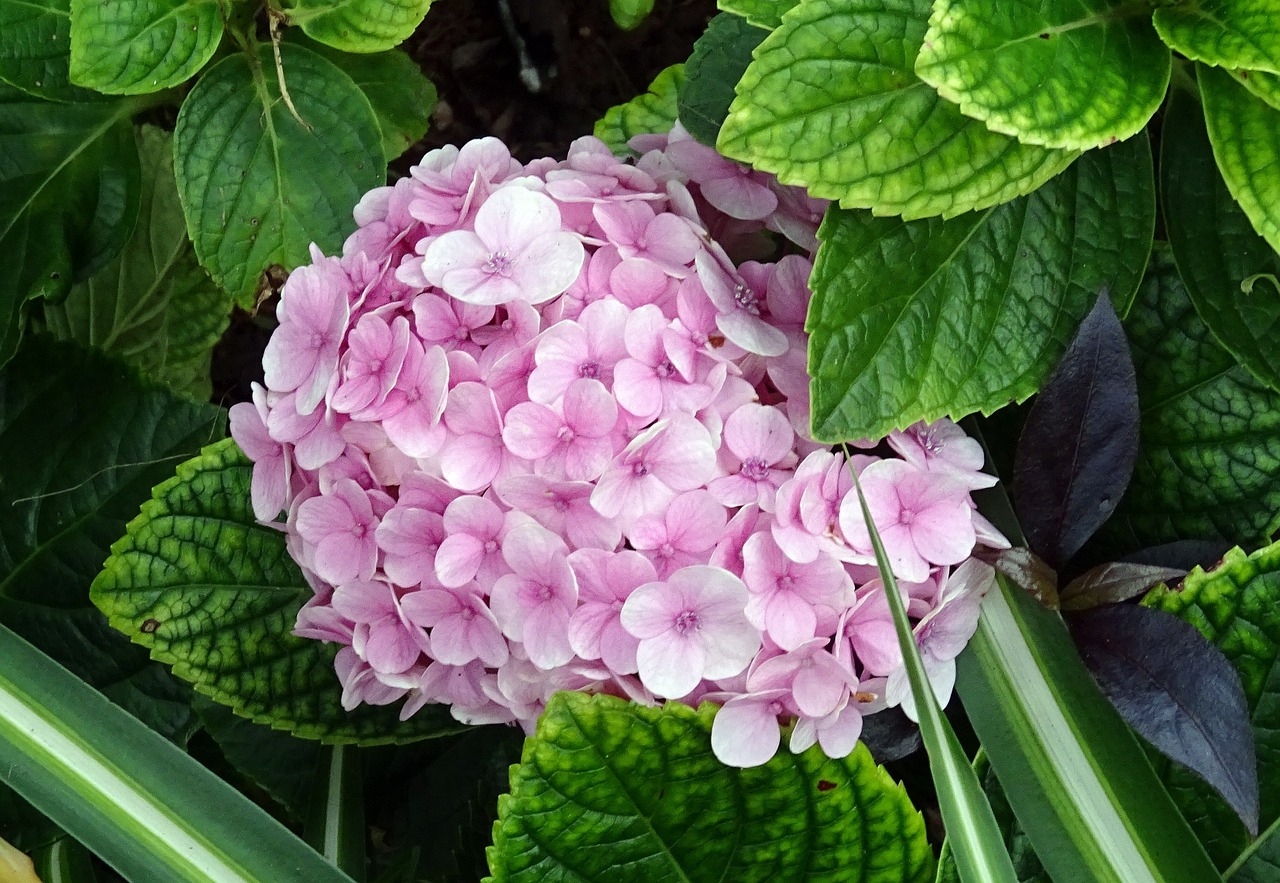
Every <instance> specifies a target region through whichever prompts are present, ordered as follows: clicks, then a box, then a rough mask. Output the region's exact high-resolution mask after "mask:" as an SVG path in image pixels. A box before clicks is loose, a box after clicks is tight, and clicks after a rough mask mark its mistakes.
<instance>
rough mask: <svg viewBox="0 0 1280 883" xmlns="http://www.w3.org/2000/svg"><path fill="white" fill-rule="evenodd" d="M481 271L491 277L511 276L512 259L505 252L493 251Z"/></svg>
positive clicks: (485, 260)
mask: <svg viewBox="0 0 1280 883" xmlns="http://www.w3.org/2000/svg"><path fill="white" fill-rule="evenodd" d="M481 269H482V270H484V271H485V272H486V273H488V274H489V275H490V276H509V275H510V274H511V257H510V256H509V255H508V254H507V253H506V252H505V251H491V252H489V254H488V255H487V256H486V257H485V259H484V264H483V265H482V266H481Z"/></svg>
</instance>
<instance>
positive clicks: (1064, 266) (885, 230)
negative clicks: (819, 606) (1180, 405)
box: [807, 137, 1155, 440]
mask: <svg viewBox="0 0 1280 883" xmlns="http://www.w3.org/2000/svg"><path fill="white" fill-rule="evenodd" d="M1151 176H1152V172H1151V154H1150V149H1149V147H1148V145H1147V140H1146V138H1145V137H1141V138H1135V139H1133V140H1131V141H1128V142H1125V143H1123V144H1119V145H1116V146H1115V147H1112V148H1110V149H1108V150H1104V151H1095V152H1091V153H1088V154H1086V155H1085V156H1083V157H1081V158H1080V160H1079V161H1077V162H1076V163H1075V165H1073V166H1072V167H1071V168H1070V169H1068V170H1067V171H1066V172H1064V173H1063V174H1061V175H1059V176H1058V177H1057V178H1054V179H1053V180H1052V181H1050V182H1049V183H1048V184H1047V185H1045V186H1044V187H1042V188H1040V189H1039V190H1037V191H1035V192H1034V193H1032V194H1031V195H1029V196H1024V197H1021V198H1020V199H1018V200H1015V201H1014V202H1010V203H1006V204H1005V205H1002V206H998V207H996V208H991V209H986V210H984V211H981V212H971V213H968V214H965V215H961V216H959V217H956V218H952V219H951V220H948V221H942V220H939V219H929V220H923V221H902V220H898V219H893V218H873V217H870V216H869V215H868V214H866V213H864V212H848V211H838V210H832V211H830V212H828V214H827V217H826V219H825V220H824V221H823V225H822V228H821V229H820V230H819V231H818V238H819V239H820V240H821V242H822V245H821V247H820V248H819V250H818V257H817V261H816V264H815V266H814V272H813V278H812V280H811V282H810V285H811V287H812V288H813V291H814V296H813V301H812V303H811V305H810V308H809V318H808V323H807V327H808V330H809V332H810V339H809V370H810V372H811V376H812V377H813V382H812V386H811V389H812V396H813V404H812V409H813V415H812V429H813V433H814V436H815V438H820V439H830V440H842V439H855V438H880V437H882V436H883V435H885V434H886V433H887V432H888V431H889V430H891V429H894V428H900V427H905V426H908V425H910V424H911V423H914V422H915V421H917V420H922V419H923V420H934V419H937V418H938V417H941V416H944V415H950V416H952V417H956V418H958V417H961V416H963V415H965V414H970V413H973V412H975V411H981V412H983V413H990V412H991V411H993V410H995V409H997V408H1000V407H1003V406H1004V405H1006V404H1008V403H1009V402H1010V401H1021V400H1023V399H1025V398H1027V397H1028V396H1030V395H1031V394H1032V393H1034V392H1035V391H1036V390H1037V389H1038V388H1039V387H1040V384H1041V383H1042V382H1043V381H1044V379H1045V378H1046V377H1048V375H1049V372H1050V371H1051V370H1052V368H1053V366H1054V365H1055V364H1056V363H1057V360H1058V358H1059V357H1060V356H1061V355H1062V353H1063V351H1064V350H1065V349H1066V346H1067V343H1068V342H1069V341H1070V339H1071V335H1072V334H1073V333H1074V331H1075V328H1076V326H1077V325H1079V323H1080V321H1081V319H1083V318H1084V316H1085V314H1086V313H1087V312H1088V311H1089V308H1090V307H1091V306H1092V305H1093V303H1094V301H1095V300H1096V299H1097V296H1098V292H1099V290H1101V289H1102V288H1103V287H1107V288H1108V289H1109V290H1110V291H1111V295H1112V298H1113V299H1114V301H1115V304H1116V309H1117V311H1118V312H1120V313H1121V314H1123V313H1124V311H1125V309H1126V308H1127V306H1128V303H1129V300H1130V298H1131V296H1132V293H1133V291H1134V290H1135V289H1136V288H1137V285H1138V282H1139V280H1140V279H1141V275H1140V270H1139V268H1141V267H1142V266H1144V265H1145V263H1146V259H1147V254H1148V252H1149V250H1150V248H1151V237H1152V230H1153V227H1154V224H1155V205H1154V192H1153V191H1154V189H1155V188H1154V184H1153V182H1152V180H1151Z"/></svg>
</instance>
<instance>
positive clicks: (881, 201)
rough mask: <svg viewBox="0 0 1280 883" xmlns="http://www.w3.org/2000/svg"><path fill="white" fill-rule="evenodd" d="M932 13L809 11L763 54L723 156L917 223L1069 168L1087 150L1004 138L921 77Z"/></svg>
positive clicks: (896, 1) (925, 3)
mask: <svg viewBox="0 0 1280 883" xmlns="http://www.w3.org/2000/svg"><path fill="white" fill-rule="evenodd" d="M929 6H930V4H929V0H885V2H882V3H877V4H875V5H873V6H867V5H865V4H861V3H858V2H855V0H808V2H805V3H802V4H801V5H800V6H799V7H797V8H796V9H794V10H793V11H791V12H790V13H788V14H787V16H786V17H785V19H784V21H783V23H782V26H781V27H779V28H778V29H777V30H776V31H774V32H773V33H772V34H770V35H769V36H768V38H767V39H765V41H764V42H763V43H762V44H761V45H760V47H759V48H758V49H757V50H756V53H755V54H756V60H755V61H754V62H753V63H752V64H751V66H750V67H749V68H748V69H747V72H746V74H745V75H744V76H743V77H742V79H741V81H740V82H739V83H738V89H737V92H738V97H737V98H736V99H735V100H734V102H733V104H732V106H731V107H730V109H729V117H728V119H727V120H725V124H724V128H723V129H721V132H720V140H719V144H718V146H719V148H720V150H721V151H723V152H724V153H725V154H726V155H728V156H731V157H733V158H735V159H739V160H742V161H744V162H748V163H751V164H752V165H753V166H755V167H757V168H760V169H764V170H765V171H768V172H772V173H774V174H775V175H777V176H778V178H779V180H781V181H783V182H784V183H786V184H802V185H804V186H805V187H807V188H808V189H809V192H810V193H811V194H813V195H814V196H820V197H825V198H830V199H838V200H840V204H841V205H842V206H844V207H845V208H870V209H872V210H873V212H874V213H875V214H878V215H902V216H903V217H905V218H920V217H927V216H930V215H942V216H944V217H951V216H952V215H957V214H960V213H962V212H967V211H970V210H972V209H978V208H986V207H988V206H993V205H998V204H999V203H1002V202H1007V201H1008V200H1010V199H1013V198H1014V197H1017V196H1021V195H1023V194H1025V193H1030V192H1031V191H1032V190H1035V189H1036V188H1037V187H1039V186H1040V185H1041V184H1043V183H1044V182H1045V181H1047V180H1048V179H1050V178H1052V177H1053V176H1054V175H1056V174H1058V173H1059V172H1061V171H1062V170H1063V169H1065V168H1066V167H1067V166H1068V165H1069V164H1070V163H1071V161H1072V160H1073V159H1075V157H1076V156H1077V155H1078V152H1077V151H1066V150H1048V149H1045V148H1043V147H1032V146H1028V145H1024V144H1020V143H1018V141H1017V140H1015V139H1013V138H1010V137H1008V136H1007V135H999V134H996V133H995V132H992V131H990V130H989V129H987V128H986V127H985V126H983V125H982V123H980V122H977V121H976V120H973V119H970V118H968V117H966V116H964V115H963V114H961V113H960V111H959V109H957V108H956V107H955V105H953V104H950V103H948V102H946V101H943V100H942V99H941V98H939V97H938V93H937V92H935V91H934V90H933V89H932V88H930V87H929V86H928V85H927V84H925V83H924V82H922V81H921V80H920V79H919V78H918V77H917V76H916V75H915V73H914V65H915V61H916V53H917V52H919V51H920V47H921V42H922V41H923V40H924V35H925V30H926V27H927V22H928V18H929ZM757 33H758V32H757Z"/></svg>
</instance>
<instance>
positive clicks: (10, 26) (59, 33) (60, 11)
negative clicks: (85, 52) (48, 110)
mask: <svg viewBox="0 0 1280 883" xmlns="http://www.w3.org/2000/svg"><path fill="white" fill-rule="evenodd" d="M70 9H71V0H0V81H3V82H6V83H9V84H11V85H13V86H16V87H17V88H18V89H21V90H22V91H23V92H25V93H26V94H28V95H34V96H35V97H36V98H45V99H48V100H49V101H92V100H93V98H94V93H93V92H91V91H89V90H88V89H81V88H80V87H79V86H73V85H72V84H71V76H70V72H69V67H70V60H71V14H70Z"/></svg>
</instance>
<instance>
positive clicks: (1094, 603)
mask: <svg viewBox="0 0 1280 883" xmlns="http://www.w3.org/2000/svg"><path fill="white" fill-rule="evenodd" d="M1186 575H1187V572H1186V571H1185V570H1179V569H1177V568H1174V567H1155V566H1153V565H1151V564H1132V563H1130V562H1125V561H1115V562H1112V563H1110V564H1099V565H1098V566H1097V567H1095V568H1093V569H1092V570H1090V571H1088V572H1087V573H1083V574H1081V575H1080V576H1078V577H1076V578H1075V579H1073V580H1072V581H1071V582H1070V584H1068V586H1067V587H1066V588H1065V589H1063V590H1062V592H1061V593H1060V595H1059V600H1060V601H1061V606H1062V609H1063V610H1088V609H1089V608H1090V607H1102V606H1104V605H1106V604H1119V603H1120V602H1121V601H1128V600H1129V599H1130V598H1134V597H1137V596H1138V595H1140V594H1142V593H1143V592H1145V591H1146V590H1147V589H1149V588H1151V587H1152V586H1156V585H1159V584H1160V583H1163V582H1168V581H1169V580H1174V579H1181V578H1182V577H1184V576H1186Z"/></svg>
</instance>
